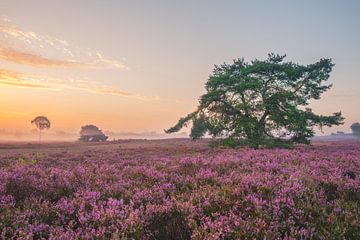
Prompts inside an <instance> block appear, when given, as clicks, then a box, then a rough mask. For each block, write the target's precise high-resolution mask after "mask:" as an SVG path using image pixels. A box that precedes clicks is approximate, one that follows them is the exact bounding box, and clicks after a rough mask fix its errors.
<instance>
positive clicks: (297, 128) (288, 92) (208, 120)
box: [165, 54, 344, 148]
mask: <svg viewBox="0 0 360 240" xmlns="http://www.w3.org/2000/svg"><path fill="white" fill-rule="evenodd" d="M284 58H285V55H284V56H280V55H275V54H269V57H268V58H267V59H266V60H257V59H256V60H253V61H251V62H250V63H248V62H245V61H244V59H236V60H234V61H233V63H232V64H226V63H224V64H222V65H220V66H216V65H215V69H214V71H213V74H212V75H211V76H210V77H209V79H208V81H207V83H206V84H205V88H206V90H207V93H205V94H204V95H202V96H201V97H200V100H199V106H198V108H197V110H196V111H195V112H193V113H190V114H188V115H187V116H186V117H184V118H181V119H180V120H179V121H178V123H177V124H176V125H175V126H174V127H172V128H170V129H168V130H165V132H166V133H172V132H177V131H179V130H180V129H181V128H183V127H185V126H187V124H188V123H189V122H192V128H191V134H190V136H191V138H193V139H198V138H201V137H203V136H204V135H205V134H209V135H211V136H213V137H214V138H221V139H223V144H224V145H228V146H232V147H233V146H239V145H243V144H245V145H248V146H250V147H253V148H259V147H260V146H269V147H277V146H283V147H289V146H291V145H292V144H294V143H305V144H307V143H309V138H311V137H312V136H314V127H315V126H318V127H320V128H322V127H324V126H328V127H330V126H332V125H340V124H342V123H343V119H344V118H343V117H342V115H341V112H336V113H333V114H332V115H331V116H323V115H317V114H315V113H314V112H313V111H312V110H311V108H309V107H308V103H309V101H310V100H312V99H315V100H318V99H320V96H321V94H322V93H324V92H326V91H327V90H329V89H330V88H331V86H332V85H331V84H329V85H326V84H324V82H325V81H327V80H328V78H329V77H330V72H331V70H332V68H333V66H334V64H333V63H332V61H331V59H320V60H319V61H318V62H316V63H314V64H309V65H299V64H296V63H293V62H285V61H284Z"/></svg>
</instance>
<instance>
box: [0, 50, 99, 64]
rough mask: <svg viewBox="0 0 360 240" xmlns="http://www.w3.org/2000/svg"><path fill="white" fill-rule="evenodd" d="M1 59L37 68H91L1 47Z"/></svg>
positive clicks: (73, 62)
mask: <svg viewBox="0 0 360 240" xmlns="http://www.w3.org/2000/svg"><path fill="white" fill-rule="evenodd" d="M0 58H1V59H3V60H7V61H10V62H14V63H18V64H25V65H30V66H35V67H55V68H71V67H75V68H76V67H91V66H92V65H91V64H86V63H81V62H76V61H63V60H56V59H49V58H45V57H42V56H40V55H36V54H31V53H25V52H21V51H18V50H15V49H11V48H1V47H0Z"/></svg>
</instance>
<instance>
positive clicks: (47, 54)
mask: <svg viewBox="0 0 360 240" xmlns="http://www.w3.org/2000/svg"><path fill="white" fill-rule="evenodd" d="M0 46H1V47H0V59H3V60H6V61H11V62H14V63H18V64H25V65H30V66H36V67H48V68H118V69H129V67H128V66H126V65H125V64H124V63H123V62H122V61H119V60H115V59H111V58H108V57H104V56H103V54H101V53H100V52H98V51H94V50H91V49H89V48H83V47H78V46H75V45H72V44H70V43H68V41H66V40H62V39H58V38H55V37H52V36H49V35H45V34H39V33H36V32H32V31H25V30H23V29H21V28H20V27H18V26H16V25H15V24H13V23H12V22H11V21H10V20H9V19H7V18H5V17H1V18H0Z"/></svg>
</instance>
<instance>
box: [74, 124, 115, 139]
mask: <svg viewBox="0 0 360 240" xmlns="http://www.w3.org/2000/svg"><path fill="white" fill-rule="evenodd" d="M107 139H108V136H106V135H105V134H104V133H103V132H102V131H101V130H100V129H99V128H98V127H97V126H95V125H85V126H82V127H81V130H80V138H79V141H82V142H104V141H106V140H107Z"/></svg>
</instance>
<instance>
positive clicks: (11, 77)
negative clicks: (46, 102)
mask: <svg viewBox="0 0 360 240" xmlns="http://www.w3.org/2000/svg"><path fill="white" fill-rule="evenodd" d="M28 78H29V76H26V75H23V74H19V73H17V72H13V71H7V70H2V69H0V84H2V85H7V86H12V87H22V88H42V89H50V88H52V87H51V86H48V85H45V84H41V83H37V82H33V81H29V80H28Z"/></svg>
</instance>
